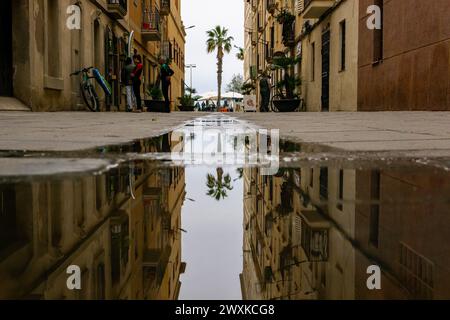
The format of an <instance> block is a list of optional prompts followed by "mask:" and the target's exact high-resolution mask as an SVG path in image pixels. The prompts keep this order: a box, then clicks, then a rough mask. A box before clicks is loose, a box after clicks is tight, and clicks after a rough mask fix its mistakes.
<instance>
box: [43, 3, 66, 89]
mask: <svg viewBox="0 0 450 320" xmlns="http://www.w3.org/2000/svg"><path fill="white" fill-rule="evenodd" d="M45 4H46V8H45V67H44V68H45V84H44V85H45V87H46V88H49V89H55V90H63V89H64V83H63V82H61V79H60V78H61V74H62V72H61V54H60V52H61V48H60V34H59V30H60V29H61V28H60V25H59V24H60V18H59V17H60V14H59V0H47V1H46V2H45Z"/></svg>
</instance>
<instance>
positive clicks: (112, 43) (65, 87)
mask: <svg viewBox="0 0 450 320" xmlns="http://www.w3.org/2000/svg"><path fill="white" fill-rule="evenodd" d="M180 2H181V0H97V1H91V0H81V1H78V0H32V1H28V0H18V1H12V0H5V1H3V2H2V8H3V7H4V8H5V9H4V10H2V13H1V16H0V19H1V20H2V21H7V22H8V24H7V26H8V28H6V30H5V33H8V35H7V37H5V41H4V42H5V50H4V51H5V53H4V54H3V53H2V56H1V59H2V60H4V62H5V63H4V64H2V69H1V72H2V74H4V75H5V76H4V79H3V78H2V82H1V88H0V97H2V98H7V99H10V100H14V99H15V100H17V101H18V102H20V103H22V104H23V105H25V106H27V107H29V108H30V109H31V110H32V111H74V110H86V107H85V105H84V102H83V99H82V97H81V93H80V78H79V77H73V76H70V74H71V73H72V72H74V71H78V70H80V69H82V68H85V67H90V66H93V67H96V68H98V69H99V71H100V72H101V73H102V74H103V75H104V76H105V78H106V80H107V81H108V82H109V83H110V85H111V88H112V95H111V96H110V97H109V96H106V95H105V94H104V92H103V90H101V89H100V87H98V86H96V87H97V90H96V91H97V93H98V95H99V98H100V105H101V110H102V111H117V110H124V109H125V104H126V97H125V95H124V88H123V86H122V84H121V83H120V78H121V77H120V75H121V70H122V68H123V66H124V62H125V59H126V57H127V56H128V55H129V54H131V55H133V54H134V50H137V53H138V54H141V55H142V56H143V57H144V66H145V72H144V75H143V80H144V86H143V89H142V98H143V99H144V98H148V95H147V90H146V89H147V87H148V85H149V84H150V83H151V82H155V81H156V79H157V77H158V72H159V69H158V57H159V56H160V55H161V54H162V53H165V54H167V55H171V56H172V58H173V61H174V65H175V67H174V70H175V72H176V74H175V76H174V79H173V88H172V91H173V92H172V97H171V98H172V100H175V98H176V97H178V96H180V93H181V91H182V90H181V87H182V80H183V79H184V43H185V42H184V28H183V25H182V21H181V11H180V6H181V3H180ZM13 30H14V32H13ZM132 34H133V35H134V37H132V41H131V42H130V36H131V35H132ZM169 39H170V40H171V41H172V43H173V46H172V47H169V45H168V42H167V41H169ZM130 45H131V48H130ZM175 58H176V59H175ZM3 80H4V81H3Z"/></svg>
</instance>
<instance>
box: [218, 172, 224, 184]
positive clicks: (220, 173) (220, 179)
mask: <svg viewBox="0 0 450 320" xmlns="http://www.w3.org/2000/svg"><path fill="white" fill-rule="evenodd" d="M223 173H224V171H223V169H222V168H217V181H218V182H220V183H221V182H222V180H223Z"/></svg>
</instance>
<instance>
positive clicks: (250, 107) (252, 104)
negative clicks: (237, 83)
mask: <svg viewBox="0 0 450 320" xmlns="http://www.w3.org/2000/svg"><path fill="white" fill-rule="evenodd" d="M244 111H245V112H256V96H255V95H247V96H244Z"/></svg>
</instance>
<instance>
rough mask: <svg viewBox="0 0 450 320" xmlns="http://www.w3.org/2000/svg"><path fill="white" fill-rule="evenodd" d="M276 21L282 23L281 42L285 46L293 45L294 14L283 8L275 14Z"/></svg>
mask: <svg viewBox="0 0 450 320" xmlns="http://www.w3.org/2000/svg"><path fill="white" fill-rule="evenodd" d="M276 19H277V21H278V23H281V24H282V25H283V44H284V45H285V46H287V47H291V46H293V45H295V25H294V23H295V16H294V15H293V14H292V13H290V12H289V11H288V10H286V9H283V10H282V11H281V12H280V13H279V14H278V15H277V16H276Z"/></svg>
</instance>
